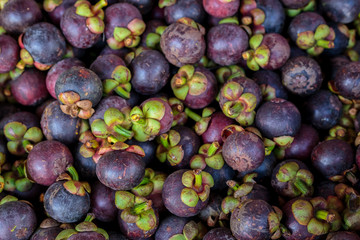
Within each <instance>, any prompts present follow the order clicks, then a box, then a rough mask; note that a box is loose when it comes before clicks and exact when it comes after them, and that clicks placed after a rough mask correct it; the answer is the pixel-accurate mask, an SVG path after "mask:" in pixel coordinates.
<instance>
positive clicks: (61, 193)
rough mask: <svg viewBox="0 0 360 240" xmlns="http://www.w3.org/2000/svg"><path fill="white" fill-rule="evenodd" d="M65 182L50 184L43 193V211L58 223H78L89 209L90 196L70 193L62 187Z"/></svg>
mask: <svg viewBox="0 0 360 240" xmlns="http://www.w3.org/2000/svg"><path fill="white" fill-rule="evenodd" d="M64 183H65V181H59V182H55V183H54V184H52V185H51V186H50V187H49V188H48V189H47V190H46V192H45V195H44V207H45V211H46V212H47V213H48V215H50V217H52V218H53V219H55V220H56V221H58V222H62V223H75V222H78V221H80V220H81V219H82V218H83V217H84V216H85V215H86V213H87V212H88V211H89V209H90V196H89V194H88V193H87V192H86V191H85V194H84V195H83V196H78V195H75V194H72V193H70V192H69V191H68V190H66V188H65V187H64V186H63V184H64Z"/></svg>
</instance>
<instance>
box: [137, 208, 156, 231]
mask: <svg viewBox="0 0 360 240" xmlns="http://www.w3.org/2000/svg"><path fill="white" fill-rule="evenodd" d="M156 224H157V223H156V215H155V212H154V210H153V209H152V208H151V209H149V210H147V211H144V212H142V213H140V218H139V220H137V221H136V226H137V227H138V228H140V229H141V230H143V231H149V230H151V229H154V228H155V227H156Z"/></svg>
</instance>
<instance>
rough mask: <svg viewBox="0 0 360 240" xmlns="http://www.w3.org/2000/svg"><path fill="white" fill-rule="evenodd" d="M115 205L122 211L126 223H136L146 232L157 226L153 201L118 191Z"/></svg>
mask: <svg viewBox="0 0 360 240" xmlns="http://www.w3.org/2000/svg"><path fill="white" fill-rule="evenodd" d="M115 205H116V207H117V208H118V209H120V210H122V212H121V219H122V220H123V221H125V222H128V223H136V226H138V227H139V228H140V229H142V230H144V231H149V230H151V229H153V228H154V227H155V226H156V225H157V219H156V215H155V212H154V209H153V208H152V202H151V200H147V199H145V198H143V197H139V196H135V195H134V194H132V193H130V192H127V191H116V193H115Z"/></svg>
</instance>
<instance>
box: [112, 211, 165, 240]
mask: <svg viewBox="0 0 360 240" xmlns="http://www.w3.org/2000/svg"><path fill="white" fill-rule="evenodd" d="M121 212H122V211H119V212H118V223H119V228H120V231H121V232H122V233H123V234H124V235H126V236H127V237H128V238H130V239H147V238H148V237H151V236H152V235H154V234H155V232H156V229H157V227H158V226H159V221H160V220H159V214H158V211H157V210H156V209H154V213H155V217H156V225H155V226H154V228H152V229H150V230H148V231H144V230H142V229H140V228H139V227H138V226H137V225H136V223H127V222H125V221H124V220H123V219H122V218H121Z"/></svg>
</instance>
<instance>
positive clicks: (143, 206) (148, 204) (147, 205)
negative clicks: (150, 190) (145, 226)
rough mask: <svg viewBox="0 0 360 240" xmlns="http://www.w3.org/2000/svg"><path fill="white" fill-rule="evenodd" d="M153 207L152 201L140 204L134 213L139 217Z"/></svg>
mask: <svg viewBox="0 0 360 240" xmlns="http://www.w3.org/2000/svg"><path fill="white" fill-rule="evenodd" d="M151 205H152V201H151V200H148V201H146V202H143V203H139V204H136V205H135V206H134V207H133V209H132V211H133V212H134V213H135V214H136V215H139V214H140V213H142V212H143V211H146V210H148V209H149V208H150V207H151Z"/></svg>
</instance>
